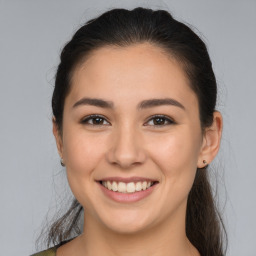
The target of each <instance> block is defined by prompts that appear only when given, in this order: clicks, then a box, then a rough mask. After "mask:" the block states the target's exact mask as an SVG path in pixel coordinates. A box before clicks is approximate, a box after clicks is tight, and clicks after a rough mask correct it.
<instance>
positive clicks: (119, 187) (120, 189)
mask: <svg viewBox="0 0 256 256" xmlns="http://www.w3.org/2000/svg"><path fill="white" fill-rule="evenodd" d="M117 190H118V192H122V193H125V192H126V184H125V183H124V182H119V183H118V185H117Z"/></svg>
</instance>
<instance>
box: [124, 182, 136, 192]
mask: <svg viewBox="0 0 256 256" xmlns="http://www.w3.org/2000/svg"><path fill="white" fill-rule="evenodd" d="M126 191H127V192H128V193H134V192H135V184H134V182H130V183H128V184H127V185H126Z"/></svg>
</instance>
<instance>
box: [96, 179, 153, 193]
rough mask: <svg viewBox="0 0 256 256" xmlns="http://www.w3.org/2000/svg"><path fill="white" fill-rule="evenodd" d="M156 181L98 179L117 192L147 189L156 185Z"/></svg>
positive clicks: (103, 184) (133, 191)
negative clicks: (126, 181) (127, 181)
mask: <svg viewBox="0 0 256 256" xmlns="http://www.w3.org/2000/svg"><path fill="white" fill-rule="evenodd" d="M157 183H158V181H137V182H129V183H125V182H122V181H120V182H119V181H105V180H104V181H100V184H101V185H102V186H104V187H105V188H107V189H108V190H110V191H114V192H119V193H124V194H128V193H135V192H140V191H144V190H147V189H149V188H150V187H152V186H154V185H156V184H157Z"/></svg>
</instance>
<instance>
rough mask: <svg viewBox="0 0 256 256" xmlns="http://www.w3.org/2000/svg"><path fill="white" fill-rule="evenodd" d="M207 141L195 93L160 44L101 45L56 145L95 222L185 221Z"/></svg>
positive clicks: (115, 225)
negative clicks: (189, 198)
mask: <svg viewBox="0 0 256 256" xmlns="http://www.w3.org/2000/svg"><path fill="white" fill-rule="evenodd" d="M202 143H203V137H202V132H201V128H200V121H199V107H198V100H197V97H196V95H195V94H194V92H193V91H192V90H191V88H190V87H189V81H188V80H187V77H186V76H185V74H184V72H183V70H182V69H181V67H180V66H179V65H178V63H177V62H176V61H175V60H172V59H171V58H168V57H167V54H165V53H163V51H161V49H160V48H158V47H156V46H152V45H150V44H147V43H144V44H137V45H133V46H129V47H116V48H115V47H104V48H101V49H99V50H96V51H95V52H94V53H93V54H92V55H91V56H90V57H89V58H88V59H87V60H86V61H85V62H84V63H83V64H82V65H80V66H79V67H77V69H76V70H75V72H74V76H73V79H72V88H71V91H70V93H69V94H68V96H67V98H66V101H65V106H64V114H63V133H62V139H61V142H59V149H60V154H61V155H62V157H63V159H64V163H65V165H66V169H67V176H68V181H69V184H70V187H71V190H72V191H73V193H74V195H75V197H76V198H77V199H78V201H79V202H80V203H81V204H82V205H83V207H84V209H85V217H86V220H88V221H90V223H94V224H97V225H99V226H102V227H104V228H108V229H111V230H113V231H117V232H122V233H132V232H138V231H142V230H149V229H150V228H154V227H156V226H159V225H160V224H163V225H166V226H168V225H169V224H171V223H172V224H173V223H176V224H177V225H179V223H184V222H185V221H184V219H185V211H186V202H187V197H188V193H189V191H190V189H191V186H192V184H193V181H194V177H195V173H196V169H197V166H198V163H199V161H202V159H201V156H200V152H201V148H202ZM105 186H107V187H108V188H106V187H105Z"/></svg>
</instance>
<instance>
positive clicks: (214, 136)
mask: <svg viewBox="0 0 256 256" xmlns="http://www.w3.org/2000/svg"><path fill="white" fill-rule="evenodd" d="M222 126H223V120H222V116H221V113H220V112H218V111H215V112H214V114H213V123H212V125H211V126H210V127H207V128H206V129H205V132H204V138H203V143H202V147H201V152H200V155H199V158H198V163H197V167H198V168H204V167H206V165H208V164H209V163H210V162H211V161H212V160H213V159H214V158H215V156H216V155H217V153H218V151H219V148H220V141H221V135H222Z"/></svg>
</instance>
